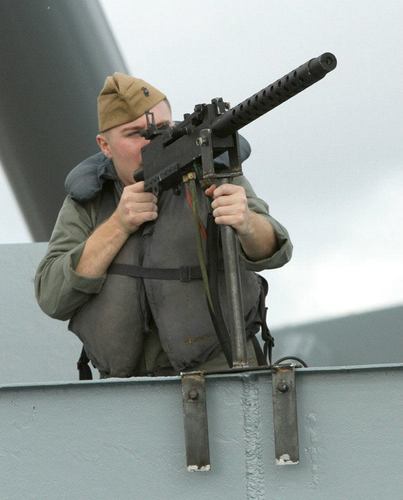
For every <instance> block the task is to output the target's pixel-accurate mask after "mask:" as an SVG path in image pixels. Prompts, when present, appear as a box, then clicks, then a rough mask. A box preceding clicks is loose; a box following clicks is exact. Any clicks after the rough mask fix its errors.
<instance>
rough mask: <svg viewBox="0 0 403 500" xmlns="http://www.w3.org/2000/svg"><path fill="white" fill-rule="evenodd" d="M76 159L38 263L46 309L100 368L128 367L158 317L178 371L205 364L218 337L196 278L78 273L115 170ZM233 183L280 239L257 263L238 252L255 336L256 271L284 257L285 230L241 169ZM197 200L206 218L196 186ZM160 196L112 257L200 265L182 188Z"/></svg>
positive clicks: (118, 372) (113, 197)
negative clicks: (153, 211)
mask: <svg viewBox="0 0 403 500" xmlns="http://www.w3.org/2000/svg"><path fill="white" fill-rule="evenodd" d="M78 167H80V168H78ZM78 167H76V169H74V170H73V171H72V173H71V174H70V176H69V177H68V178H67V181H66V187H67V190H68V192H69V195H68V197H67V199H66V200H65V203H64V205H63V207H62V210H61V212H60V214H59V218H58V221H57V223H56V226H55V230H54V232H53V234H52V237H51V240H50V242H49V248H48V253H47V255H46V256H45V258H44V259H43V261H42V262H41V264H40V266H39V269H38V272H37V276H36V280H35V281H36V283H35V284H36V294H37V298H38V302H39V304H40V306H41V307H42V309H43V310H44V311H45V312H47V313H48V314H49V315H51V316H52V317H56V318H59V319H70V324H69V328H70V329H71V330H72V331H73V332H74V333H75V334H76V335H78V337H79V338H80V339H81V340H82V342H83V344H84V347H85V349H86V352H87V354H88V357H89V358H90V359H91V361H92V362H93V363H94V365H95V366H96V367H97V368H98V369H99V370H100V372H101V373H104V374H106V375H107V376H130V375H131V374H132V373H133V369H134V367H135V365H136V363H137V362H138V359H139V356H140V354H141V352H142V349H143V343H144V332H146V331H147V330H148V329H149V327H150V323H153V324H154V325H155V326H156V328H157V331H158V335H159V338H160V341H161V344H162V347H163V349H164V351H165V352H166V354H167V355H168V358H169V361H170V363H171V365H172V366H173V367H174V368H175V369H176V370H178V371H179V370H183V369H187V368H192V367H193V366H197V365H198V364H200V363H203V362H204V361H206V360H207V359H208V358H209V357H210V356H211V355H212V353H214V352H217V347H218V340H217V336H216V333H215V331H214V328H213V325H212V322H211V319H210V315H209V312H208V308H207V303H206V299H205V294H204V289H203V284H202V281H201V280H200V279H191V280H188V281H187V280H182V281H181V280H180V279H177V280H164V279H145V278H133V277H131V276H127V275H121V274H111V273H108V274H107V275H106V276H103V277H100V278H85V277H82V276H80V275H78V274H77V273H76V272H75V271H74V268H75V266H76V265H77V262H78V260H79V258H80V255H81V252H82V249H83V247H84V244H85V240H86V237H88V235H89V234H90V233H91V231H93V229H94V228H95V227H96V225H98V224H100V223H101V222H102V221H103V220H105V219H106V218H107V217H108V216H109V215H110V214H111V213H112V212H113V210H114V209H115V207H116V204H117V202H118V190H117V189H116V187H117V178H116V174H115V173H114V168H113V165H112V164H111V162H110V161H109V160H107V159H106V157H104V156H103V155H102V154H101V153H98V154H97V155H94V156H93V157H91V158H89V159H87V160H86V161H85V162H84V163H83V164H81V165H79V166H78ZM237 182H238V183H239V184H241V185H244V186H245V189H246V192H247V195H248V202H249V205H250V208H251V209H252V210H253V209H254V210H255V211H256V212H258V213H262V214H263V215H265V216H266V217H269V218H270V222H271V223H272V225H273V227H274V229H275V231H276V235H277V238H278V241H279V246H280V248H279V250H278V251H277V252H276V254H275V255H274V256H272V257H271V258H270V259H265V261H264V262H257V263H256V262H251V261H248V259H247V258H246V256H244V255H243V257H242V259H241V261H242V265H241V275H242V284H243V295H244V312H245V321H246V328H247V332H248V334H249V335H253V334H255V333H256V331H257V330H258V321H257V303H258V300H259V296H260V292H261V286H262V285H261V281H260V277H259V276H258V275H257V274H255V272H254V271H258V270H261V269H262V268H267V267H269V268H270V267H272V268H274V267H280V266H282V265H283V264H285V263H286V262H287V261H288V260H289V259H290V257H291V252H292V246H291V243H290V241H289V237H288V234H287V231H286V230H285V229H284V228H283V227H282V226H281V225H280V224H279V223H278V222H277V221H276V220H275V219H273V218H272V217H270V216H269V215H268V211H267V206H266V205H265V204H264V202H262V201H261V200H259V199H258V198H256V195H255V194H254V192H253V190H252V188H251V187H250V185H249V183H248V182H247V181H246V179H245V178H243V177H241V178H239V179H238V180H237ZM198 201H199V207H200V211H201V214H200V216H201V218H202V219H203V220H204V221H205V219H206V217H207V212H208V205H207V201H206V197H205V196H204V194H203V192H202V190H201V189H199V190H198ZM158 203H159V216H158V218H157V219H156V221H154V222H151V223H147V224H145V225H144V226H143V227H142V228H141V230H139V231H137V232H136V233H134V234H133V235H132V236H131V237H130V238H129V239H128V241H127V242H126V244H125V245H124V246H123V248H122V249H121V251H120V252H119V253H118V255H117V256H116V258H115V260H114V264H126V265H135V266H139V267H145V268H159V269H165V268H169V269H172V268H173V269H181V268H182V269H183V268H185V269H186V268H190V267H196V266H198V264H199V263H198V259H197V252H196V238H195V229H194V222H193V220H192V213H191V209H190V208H189V206H188V204H187V202H186V199H185V195H184V191H183V190H181V191H179V193H176V194H175V193H174V192H173V191H172V190H169V191H165V192H163V193H162V194H161V195H160V196H159V201H158ZM68 232H70V235H69V236H68V235H67V234H68ZM69 238H70V239H71V240H72V241H69ZM224 281H225V280H224V278H223V276H222V279H220V283H221V284H220V287H219V288H220V290H219V293H220V297H221V298H222V301H221V303H222V305H223V312H224V317H226V316H228V311H227V308H226V306H225V304H226V296H225V295H226V291H225V284H224ZM52 286H53V287H54V288H56V287H58V289H57V292H56V293H55V290H54V289H53V293H52V292H51V290H52Z"/></svg>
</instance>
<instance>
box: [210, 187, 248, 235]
mask: <svg viewBox="0 0 403 500" xmlns="http://www.w3.org/2000/svg"><path fill="white" fill-rule="evenodd" d="M205 194H206V195H207V196H209V197H210V198H213V202H212V203H211V207H212V209H213V217H214V220H215V222H216V224H227V225H228V226H232V227H233V228H234V229H235V230H236V232H237V233H238V234H239V235H240V236H241V235H247V234H249V233H250V232H251V211H250V210H249V207H248V200H247V197H246V193H245V189H244V188H243V187H242V186H237V185H235V184H221V185H220V186H218V187H217V186H216V185H215V184H213V185H212V186H210V187H209V188H207V189H206V190H205Z"/></svg>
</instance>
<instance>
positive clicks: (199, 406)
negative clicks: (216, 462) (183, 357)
mask: <svg viewBox="0 0 403 500" xmlns="http://www.w3.org/2000/svg"><path fill="white" fill-rule="evenodd" d="M181 377H182V400H183V417H184V425H185V445H186V464H187V469H188V471H190V472H194V471H209V470H210V468H211V466H210V449H209V439H208V426H207V407H206V385H205V378H204V374H203V372H188V373H182V374H181Z"/></svg>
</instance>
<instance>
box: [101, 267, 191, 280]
mask: <svg viewBox="0 0 403 500" xmlns="http://www.w3.org/2000/svg"><path fill="white" fill-rule="evenodd" d="M108 273H109V274H120V275H123V276H130V277H132V278H145V279H154V280H177V281H182V282H185V283H186V282H189V281H191V280H200V279H201V271H200V267H199V266H183V267H178V268H172V269H171V268H157V267H156V268H154V267H142V266H133V265H130V264H112V265H110V266H109V269H108Z"/></svg>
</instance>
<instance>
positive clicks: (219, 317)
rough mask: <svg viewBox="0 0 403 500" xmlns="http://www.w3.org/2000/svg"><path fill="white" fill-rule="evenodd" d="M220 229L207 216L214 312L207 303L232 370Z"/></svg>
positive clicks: (208, 267) (208, 262)
mask: <svg viewBox="0 0 403 500" xmlns="http://www.w3.org/2000/svg"><path fill="white" fill-rule="evenodd" d="M219 246H220V227H219V226H218V225H217V224H216V223H215V221H214V217H213V215H212V214H211V213H209V214H208V216H207V273H208V281H209V288H210V295H211V301H212V304H213V308H214V311H213V310H211V307H210V304H209V302H208V301H207V304H208V308H209V312H210V317H211V321H212V322H213V325H214V329H215V331H216V334H217V337H218V340H219V342H220V345H221V348H222V350H223V352H224V355H225V359H226V360H227V363H228V366H229V367H230V368H232V365H233V359H232V347H231V337H230V334H229V332H228V329H227V325H226V324H225V320H224V316H223V313H222V309H221V303H220V296H219V291H218V256H219V255H220V248H219Z"/></svg>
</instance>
